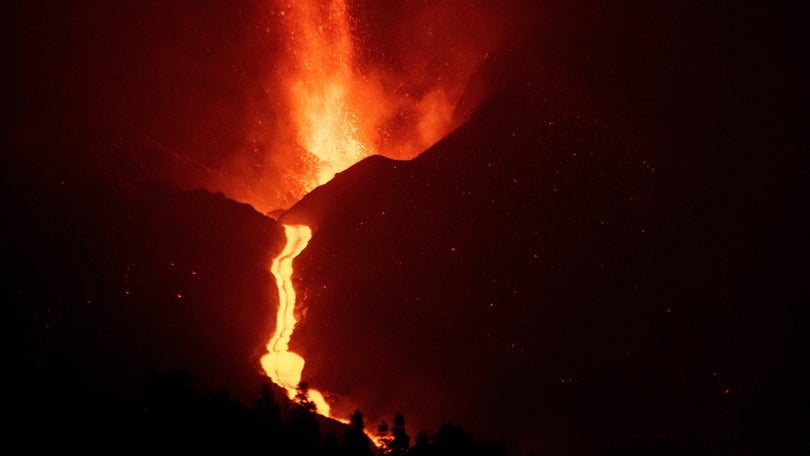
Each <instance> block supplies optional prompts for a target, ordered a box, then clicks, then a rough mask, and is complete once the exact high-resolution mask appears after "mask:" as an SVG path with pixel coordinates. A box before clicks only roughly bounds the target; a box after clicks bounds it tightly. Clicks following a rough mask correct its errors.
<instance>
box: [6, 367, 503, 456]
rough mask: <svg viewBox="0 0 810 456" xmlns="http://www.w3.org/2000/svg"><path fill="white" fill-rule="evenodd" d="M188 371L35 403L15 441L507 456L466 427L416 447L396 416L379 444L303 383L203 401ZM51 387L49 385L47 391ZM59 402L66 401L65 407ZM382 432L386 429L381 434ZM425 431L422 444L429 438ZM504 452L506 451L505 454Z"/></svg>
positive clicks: (361, 424)
mask: <svg viewBox="0 0 810 456" xmlns="http://www.w3.org/2000/svg"><path fill="white" fill-rule="evenodd" d="M193 385H194V381H193V377H192V375H191V374H190V373H188V372H186V371H173V372H152V373H151V375H150V376H149V379H148V380H147V382H146V384H145V385H144V388H143V393H142V394H141V397H140V398H138V399H137V400H128V401H118V400H112V399H111V400H110V401H109V403H105V401H104V399H103V398H102V399H101V400H99V399H97V398H96V399H91V398H92V397H93V396H92V395H91V394H88V393H86V392H84V391H82V388H81V386H75V389H73V390H72V391H66V390H60V392H61V394H62V395H63V397H61V399H59V398H57V397H56V395H53V393H52V392H48V391H43V392H42V394H43V395H45V394H51V395H50V396H49V397H51V398H52V399H53V400H51V401H49V402H48V403H45V402H35V403H34V405H35V408H36V410H25V408H24V407H22V406H18V407H17V408H16V409H15V410H14V411H13V412H14V413H16V414H17V418H23V417H25V418H27V419H25V420H18V421H17V428H16V429H15V431H17V432H15V434H16V435H17V436H19V438H25V436H32V435H47V436H49V437H50V438H49V439H47V441H46V442H43V445H42V446H43V448H45V449H53V450H57V449H60V450H65V449H71V448H75V449H81V450H83V451H85V452H89V453H95V452H102V451H105V452H106V451H110V450H111V449H114V448H126V449H130V450H133V451H144V452H146V451H152V452H154V451H159V452H169V451H170V452H178V453H179V452H183V453H189V452H193V451H223V452H228V453H229V454H247V453H255V452H256V451H257V450H262V451H267V452H269V454H274V455H311V456H387V455H392V456H405V455H417V456H418V455H456V454H470V455H481V456H488V455H493V456H495V455H497V456H501V455H506V454H508V453H507V452H505V447H504V446H503V445H500V444H498V445H495V446H493V445H491V444H477V443H475V442H474V440H473V438H472V436H471V435H470V434H468V433H465V432H464V430H463V429H462V427H461V426H460V425H453V424H445V425H442V426H441V427H440V428H439V431H438V433H436V434H435V435H433V437H432V439H426V438H422V437H420V439H417V445H414V446H411V445H410V437H409V436H408V434H407V431H406V430H405V417H404V416H403V415H402V414H399V413H397V414H395V415H394V417H393V421H392V423H393V426H392V427H391V428H390V434H389V428H388V425H387V424H385V425H384V426H382V425H381V426H380V428H383V427H384V428H385V432H386V435H387V438H384V439H380V441H381V442H382V444H380V445H377V444H375V443H374V442H373V441H372V439H371V438H370V437H369V435H368V434H367V432H366V424H365V420H364V417H363V414H362V412H361V411H360V410H356V411H355V412H354V413H353V414H352V415H351V416H350V417H348V418H349V423H348V424H343V423H339V422H337V421H335V420H331V419H329V418H325V417H322V416H320V415H318V414H317V413H316V411H315V405H314V403H313V402H312V401H311V400H310V398H309V385H308V384H307V383H306V382H301V383H300V384H299V385H298V388H297V394H296V395H295V396H294V397H293V399H289V398H288V396H287V392H286V391H285V390H284V389H282V388H280V387H278V386H276V385H275V384H273V383H272V382H270V381H269V380H268V381H267V382H266V383H264V384H263V385H262V386H261V388H260V389H259V391H258V392H257V393H256V396H255V398H254V399H253V401H252V403H250V404H244V403H242V402H240V401H239V400H238V399H235V398H233V397H231V396H230V394H229V393H228V391H227V390H224V389H222V390H218V391H213V390H207V391H205V392H203V393H198V392H197V391H196V390H195V388H194V386H193ZM39 387H44V385H39ZM57 399H58V400H57ZM380 430H381V429H378V431H380ZM426 435H427V433H426V431H422V432H421V433H420V436H426ZM501 450H504V451H501Z"/></svg>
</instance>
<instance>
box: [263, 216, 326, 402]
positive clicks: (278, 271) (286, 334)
mask: <svg viewBox="0 0 810 456" xmlns="http://www.w3.org/2000/svg"><path fill="white" fill-rule="evenodd" d="M284 234H285V235H286V237H287V243H286V244H285V246H284V250H283V251H282V252H281V254H280V255H279V256H277V257H276V258H275V259H274V260H273V264H272V266H271V268H270V272H272V274H273V276H274V277H275V279H276V285H277V287H278V314H277V317H276V331H275V333H274V334H273V337H272V338H271V339H270V342H268V343H267V352H268V353H267V354H266V355H264V356H263V357H262V359H261V365H262V368H263V369H264V372H265V373H266V374H267V376H268V377H270V379H271V380H272V381H273V382H274V383H276V384H277V385H279V386H282V387H283V388H284V389H286V390H287V394H288V395H289V396H290V399H292V398H294V397H295V394H296V392H297V391H296V387H297V386H298V384H299V383H300V382H301V373H302V372H303V370H304V358H302V357H301V356H300V355H298V354H297V353H294V352H291V351H289V344H290V338H291V337H292V333H293V330H294V329H295V325H296V324H297V323H298V322H297V320H296V319H295V299H296V298H295V287H294V286H293V283H292V275H293V266H292V265H293V260H294V259H295V257H296V256H298V254H299V253H301V251H302V250H304V249H305V248H306V246H307V244H308V243H309V240H310V238H311V237H312V231H311V230H310V229H309V227H308V226H306V225H284ZM309 399H310V400H311V401H312V402H314V403H315V407H316V411H317V412H318V413H319V414H321V415H324V416H329V404H327V403H326V400H325V399H324V398H323V394H321V393H320V392H318V391H316V390H309Z"/></svg>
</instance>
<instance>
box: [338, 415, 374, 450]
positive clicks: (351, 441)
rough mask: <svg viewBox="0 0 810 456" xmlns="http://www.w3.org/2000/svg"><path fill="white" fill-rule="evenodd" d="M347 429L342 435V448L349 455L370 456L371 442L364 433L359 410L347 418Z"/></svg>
mask: <svg viewBox="0 0 810 456" xmlns="http://www.w3.org/2000/svg"><path fill="white" fill-rule="evenodd" d="M349 423H350V424H349V428H348V429H346V432H345V433H344V435H343V446H344V448H345V449H346V452H347V453H348V454H350V455H358V456H372V455H374V451H372V449H371V442H370V441H369V439H368V437H367V436H366V433H365V427H366V425H365V422H363V414H362V413H360V410H355V411H354V413H353V414H352V416H351V417H350V418H349Z"/></svg>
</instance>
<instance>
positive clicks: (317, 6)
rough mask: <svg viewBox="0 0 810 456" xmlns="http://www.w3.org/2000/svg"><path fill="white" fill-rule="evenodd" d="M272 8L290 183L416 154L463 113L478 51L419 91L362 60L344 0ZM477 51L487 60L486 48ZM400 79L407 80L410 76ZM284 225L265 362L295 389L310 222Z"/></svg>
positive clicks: (321, 403) (308, 182) (322, 409)
mask: <svg viewBox="0 0 810 456" xmlns="http://www.w3.org/2000/svg"><path fill="white" fill-rule="evenodd" d="M274 14H275V15H276V16H277V17H278V18H279V20H280V23H281V25H282V29H283V30H284V31H285V32H286V33H285V34H283V42H284V43H285V46H284V52H285V56H286V58H284V59H282V63H281V64H280V65H279V69H278V70H277V73H278V74H277V75H276V76H277V77H278V78H279V80H280V81H282V86H283V88H284V95H285V96H286V103H287V106H288V107H289V117H290V120H291V126H292V128H294V130H295V131H296V142H297V145H298V146H300V148H301V150H302V153H304V154H305V157H304V159H303V160H302V162H303V163H304V165H303V166H301V168H300V172H299V173H298V175H297V182H296V184H297V185H296V187H295V188H294V189H291V193H301V192H302V194H306V193H308V192H310V191H311V190H313V189H314V188H316V187H318V186H320V185H323V184H325V183H326V182H328V181H330V180H331V179H332V178H333V177H334V176H335V175H336V174H337V173H339V172H342V171H344V170H345V169H347V168H349V167H350V166H352V165H354V164H356V163H358V162H359V161H361V160H362V159H364V158H366V157H369V156H371V155H377V154H380V155H386V156H389V157H393V158H399V159H402V158H405V159H408V158H413V157H414V156H416V155H418V153H420V152H421V151H423V150H424V149H425V148H427V147H428V146H430V145H432V144H433V143H435V142H436V141H437V140H438V139H439V138H441V137H442V136H443V135H444V134H446V133H447V132H448V131H449V130H450V129H451V128H452V127H453V126H454V122H455V123H458V121H459V119H458V118H457V117H455V116H454V114H455V109H454V108H455V104H456V102H457V101H458V99H459V97H460V96H461V92H462V89H463V88H464V85H465V82H466V79H467V78H469V76H470V74H469V73H470V72H471V70H472V69H474V68H475V65H476V64H477V63H478V62H476V59H475V58H473V59H470V60H471V61H469V62H467V63H466V64H465V65H462V66H461V68H459V69H458V70H455V74H453V75H452V77H451V78H450V79H451V84H450V85H449V86H448V85H446V84H445V85H435V86H428V87H427V88H426V89H422V92H421V93H419V94H417V95H414V94H410V93H408V92H404V91H402V90H400V92H398V93H394V92H386V85H388V86H390V85H391V84H392V81H390V80H389V81H386V80H384V78H383V77H382V76H380V75H379V74H373V73H372V74H363V73H361V72H360V70H359V65H358V61H357V59H356V55H355V53H356V51H355V40H354V37H353V34H352V27H351V23H352V19H351V17H350V15H349V8H348V6H347V4H346V1H345V0H331V1H328V2H319V1H302V2H295V3H289V4H284V5H283V6H279V7H278V9H277V10H275V11H274ZM480 54H481V55H479V56H478V57H479V59H480V60H483V56H484V53H480ZM452 81H456V82H452ZM396 83H398V84H399V85H400V86H401V87H404V86H405V85H406V84H408V81H398V82H396ZM403 118H411V121H410V123H409V124H408V123H403V122H402V120H401V119H403ZM393 129H400V130H403V129H405V130H407V132H408V133H409V134H403V132H396V133H395V132H392V130H393ZM392 137H393V139H392ZM284 229H285V234H286V245H285V247H284V250H283V251H282V252H281V254H280V255H279V256H278V257H276V258H275V259H274V260H273V265H272V268H271V271H272V273H273V276H274V277H275V280H276V283H277V286H278V292H279V309H278V314H277V316H276V329H275V332H274V334H273V336H272V338H271V340H270V342H269V343H268V345H267V349H268V354H267V355H265V356H264V357H263V358H262V360H261V365H262V367H263V369H264V371H265V372H266V373H267V375H268V376H269V377H270V378H271V379H272V380H273V381H274V382H275V383H276V384H278V385H279V386H282V387H283V388H285V389H286V390H287V392H288V394H289V396H290V398H294V397H295V395H296V388H297V386H298V384H299V382H300V381H301V378H302V372H303V369H304V366H305V362H304V359H303V358H302V357H301V356H300V355H298V354H296V353H293V352H291V351H289V342H290V338H291V337H292V334H293V330H294V328H295V325H296V323H297V319H296V310H295V306H296V294H295V290H294V287H293V280H292V273H293V267H292V262H293V260H294V259H295V257H296V256H297V255H298V254H299V253H301V251H302V250H304V249H305V248H306V246H307V243H308V242H309V239H310V237H311V236H312V232H311V230H310V228H309V227H307V226H304V225H284ZM309 392H310V397H311V400H312V401H313V402H314V403H315V404H316V406H317V411H318V413H320V414H322V415H325V416H329V411H330V406H329V404H328V403H327V402H326V401H325V400H324V398H323V395H322V394H321V393H320V392H319V391H317V390H313V389H310V390H309Z"/></svg>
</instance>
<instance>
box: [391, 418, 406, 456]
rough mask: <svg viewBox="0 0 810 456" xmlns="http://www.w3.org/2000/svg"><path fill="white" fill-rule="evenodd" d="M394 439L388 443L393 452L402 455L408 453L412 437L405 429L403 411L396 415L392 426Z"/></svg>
mask: <svg viewBox="0 0 810 456" xmlns="http://www.w3.org/2000/svg"><path fill="white" fill-rule="evenodd" d="M391 434H392V439H391V441H390V442H389V443H388V448H390V450H391V454H394V455H402V454H405V453H407V451H408V448H409V447H410V446H411V437H410V436H409V435H408V433H407V432H406V430H405V417H404V416H403V415H402V414H401V413H397V414H396V415H394V426H393V427H392V428H391Z"/></svg>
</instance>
